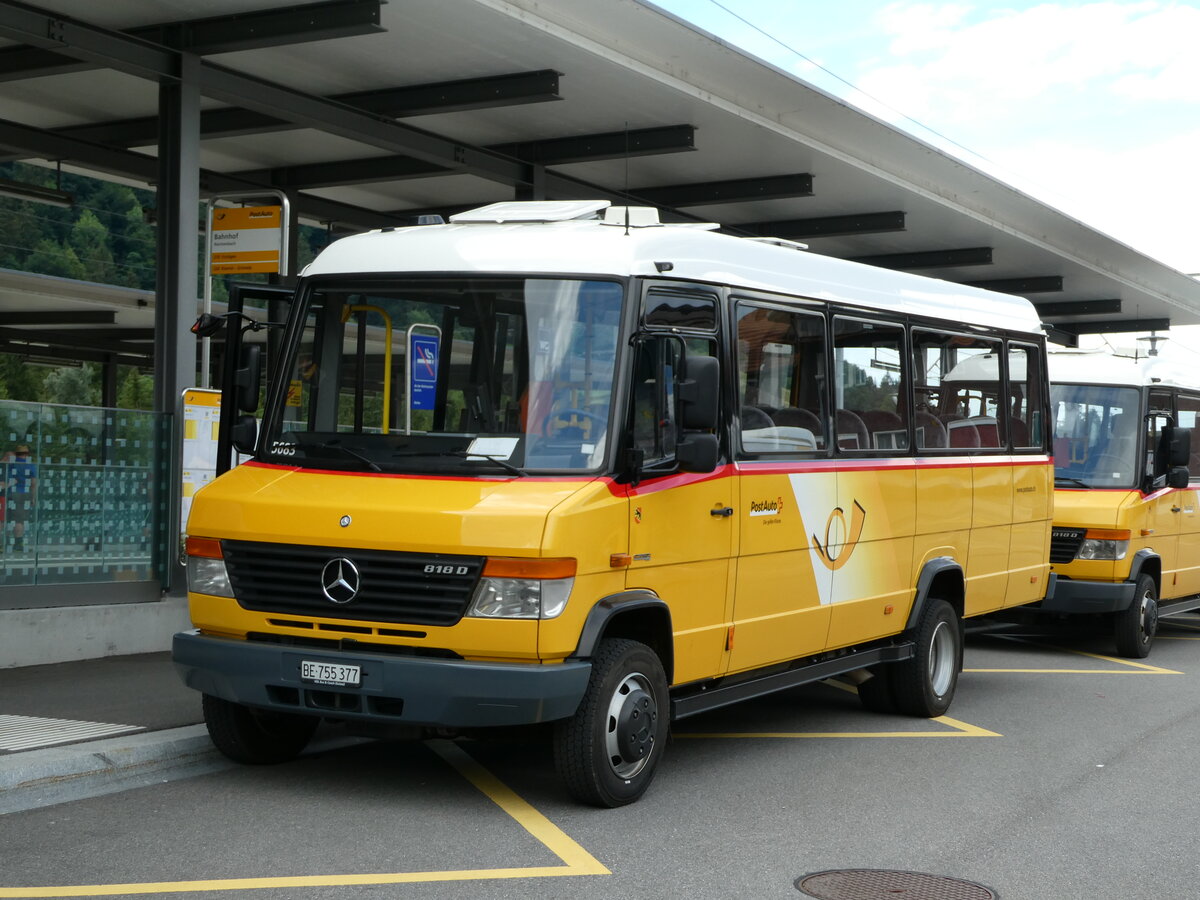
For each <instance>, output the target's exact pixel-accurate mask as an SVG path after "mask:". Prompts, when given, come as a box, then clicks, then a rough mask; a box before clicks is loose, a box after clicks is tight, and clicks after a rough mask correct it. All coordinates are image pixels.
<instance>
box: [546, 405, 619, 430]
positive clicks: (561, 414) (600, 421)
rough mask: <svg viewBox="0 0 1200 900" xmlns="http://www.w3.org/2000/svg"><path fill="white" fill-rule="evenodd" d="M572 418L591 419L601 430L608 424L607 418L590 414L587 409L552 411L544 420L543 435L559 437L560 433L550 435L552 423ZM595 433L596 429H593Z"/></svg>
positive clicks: (573, 408) (572, 408) (570, 408)
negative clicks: (556, 420)
mask: <svg viewBox="0 0 1200 900" xmlns="http://www.w3.org/2000/svg"><path fill="white" fill-rule="evenodd" d="M572 416H579V417H581V418H584V419H590V420H591V421H593V422H595V423H596V424H597V425H598V426H599V427H600V428H604V426H605V425H607V424H608V419H607V418H606V417H605V416H598V415H596V413H593V412H588V411H587V410H586V409H576V408H575V407H568V408H566V409H555V410H551V411H550V414H549V415H547V416H546V418H544V419H542V434H544V435H545V436H546V437H556V436H557V435H558V431H557V430H555V432H554V433H553V434H551V433H550V423H551V422H553V421H554V420H555V419H569V418H571V417H572ZM567 427H570V426H567ZM593 431H595V429H593Z"/></svg>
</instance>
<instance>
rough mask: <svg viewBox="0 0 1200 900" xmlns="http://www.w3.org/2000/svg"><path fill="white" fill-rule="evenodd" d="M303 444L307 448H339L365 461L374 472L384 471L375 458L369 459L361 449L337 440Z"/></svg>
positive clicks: (340, 450) (341, 451)
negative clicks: (355, 448)
mask: <svg viewBox="0 0 1200 900" xmlns="http://www.w3.org/2000/svg"><path fill="white" fill-rule="evenodd" d="M303 446H304V448H305V449H308V448H309V447H313V448H315V449H317V450H337V451H338V452H339V453H345V454H346V455H347V456H352V457H354V458H355V459H357V460H358V461H359V462H361V463H365V464H366V466H367V467H368V468H369V469H370V470H371V471H372V472H382V471H383V469H381V468H380V467H379V463H377V462H375V460H373V459H368V458H367V457H366V456H363V455H362V453H360V452H359V451H357V450H354V449H352V448H350V447H347V446H345V445H344V444H341V443H339V442H338V441H337V440H332V441H321V442H319V443H316V444H305V445H303Z"/></svg>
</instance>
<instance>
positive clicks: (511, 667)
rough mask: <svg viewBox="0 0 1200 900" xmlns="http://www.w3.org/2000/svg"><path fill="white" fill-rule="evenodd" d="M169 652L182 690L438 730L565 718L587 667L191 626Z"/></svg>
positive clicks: (578, 696) (579, 662)
mask: <svg viewBox="0 0 1200 900" xmlns="http://www.w3.org/2000/svg"><path fill="white" fill-rule="evenodd" d="M171 652H172V659H173V660H174V662H175V667H176V669H177V670H178V671H179V674H180V677H182V678H183V681H184V684H186V685H187V686H188V687H191V688H194V689H196V690H198V691H201V692H202V693H205V694H211V695H212V696H214V697H220V698H222V699H224V700H230V701H232V702H234V703H242V704H245V705H246V706H255V707H260V708H263V709H270V710H275V711H278V712H289V713H302V714H307V715H314V716H329V717H332V718H339V719H355V720H359V721H373V722H388V723H393V724H409V725H430V726H440V727H444V728H479V727H486V726H494V725H528V724H533V723H535V722H550V721H553V720H555V719H563V718H566V717H567V716H570V715H572V714H573V713H574V712H575V710H576V708H577V707H578V706H579V701H580V700H581V699H582V697H583V694H584V691H585V690H586V689H587V683H588V677H589V675H590V674H591V669H592V664H591V663H590V662H589V661H586V660H568V661H566V662H563V663H557V664H553V665H537V664H523V663H484V662H470V661H467V660H457V659H426V658H422V657H412V656H393V655H391V654H384V653H370V652H362V651H357V650H316V649H314V650H308V649H303V648H297V647H289V646H280V645H276V644H261V643H255V642H251V641H243V640H236V639H233V638H222V637H213V636H210V635H203V634H200V633H199V632H198V631H195V630H192V631H184V632H180V633H179V634H176V635H175V639H174V641H173V643H172V647H171ZM302 660H311V661H314V662H327V663H333V664H342V665H356V666H359V667H361V670H362V684H361V686H359V687H331V686H326V685H320V684H312V683H309V682H305V681H302V680H301V678H300V663H301V661H302Z"/></svg>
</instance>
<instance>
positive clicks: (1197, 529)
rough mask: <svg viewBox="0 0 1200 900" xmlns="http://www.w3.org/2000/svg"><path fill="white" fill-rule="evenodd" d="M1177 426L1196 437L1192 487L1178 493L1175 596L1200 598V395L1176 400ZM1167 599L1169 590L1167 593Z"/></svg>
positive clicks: (1190, 462)
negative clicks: (1178, 517) (1199, 429)
mask: <svg viewBox="0 0 1200 900" xmlns="http://www.w3.org/2000/svg"><path fill="white" fill-rule="evenodd" d="M1175 402H1176V412H1175V424H1176V425H1178V426H1179V427H1180V428H1187V429H1188V430H1190V431H1191V433H1192V440H1191V447H1190V452H1189V458H1188V464H1187V467H1188V476H1189V484H1188V487H1187V489H1186V490H1180V491H1179V492H1178V501H1179V502H1178V503H1177V504H1176V505H1177V506H1179V507H1180V512H1179V516H1180V522H1179V561H1180V567H1179V584H1178V590H1177V592H1176V593H1175V596H1180V597H1184V596H1190V595H1191V594H1200V446H1198V443H1200V431H1198V430H1197V428H1196V424H1197V423H1196V419H1197V415H1198V414H1200V394H1183V393H1181V394H1179V395H1178V396H1177V397H1176V400H1175ZM1163 593H1164V595H1165V594H1166V590H1165V589H1164V591H1163Z"/></svg>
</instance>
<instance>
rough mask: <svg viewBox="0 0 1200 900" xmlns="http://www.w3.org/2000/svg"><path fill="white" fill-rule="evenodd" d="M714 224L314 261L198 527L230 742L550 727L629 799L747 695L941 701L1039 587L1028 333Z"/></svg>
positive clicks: (251, 363) (203, 497) (201, 500)
mask: <svg viewBox="0 0 1200 900" xmlns="http://www.w3.org/2000/svg"><path fill="white" fill-rule="evenodd" d="M716 228H717V226H715V225H711V226H703V225H701V226H697V225H694V224H688V225H676V224H664V223H660V222H659V219H658V215H657V212H656V211H655V210H652V209H643V208H613V207H611V206H610V205H609V204H608V203H607V202H603V201H595V202H590V201H561V202H560V201H545V202H514V203H499V204H493V205H491V206H488V207H483V208H481V209H478V210H473V211H470V212H467V213H462V214H459V215H456V216H452V217H451V220H450V222H449V223H447V224H429V225H420V226H413V227H404V228H396V229H384V230H382V231H375V232H371V233H368V234H362V235H357V236H354V237H348V238H344V239H342V240H339V241H337V242H335V243H334V244H332V245H331V246H329V247H328V248H327V249H326V250H324V251H323V252H322V253H321V254H320V256H318V257H317V259H316V260H315V261H314V262H313V263H312V264H310V265H309V266H308V267H307V269H306V270H305V271H304V273H303V274H302V277H301V278H300V280H299V285H298V287H297V289H296V291H295V296H294V298H293V300H292V302H291V308H290V313H289V316H288V321H287V325H286V329H285V330H283V331H282V333H281V334H280V335H279V340H278V348H279V350H278V353H277V357H278V358H277V359H276V360H275V361H274V362H273V363H272V365H271V370H272V372H273V373H274V374H273V377H272V378H271V379H270V385H269V389H268V392H267V395H266V398H265V401H263V404H262V408H261V425H259V424H257V423H256V421H255V418H254V413H255V412H257V411H258V409H257V408H258V406H259V397H258V391H257V386H258V377H259V376H258V374H257V371H256V367H257V362H256V359H257V357H255V356H253V355H251V354H248V355H247V356H246V359H245V361H244V363H242V364H241V369H240V370H238V371H240V375H239V377H237V378H231V379H230V380H228V382H227V385H226V388H227V391H226V400H225V403H226V407H225V408H226V410H227V411H228V413H229V414H223V418H222V428H223V429H229V433H230V435H231V437H230V440H232V441H233V443H234V444H235V445H236V446H238V448H239V449H240V450H242V451H243V452H246V453H250V454H251V458H250V459H249V460H248V461H246V462H244V463H242V464H241V465H239V466H237V467H236V468H234V469H232V470H230V471H228V472H227V473H225V474H223V475H222V476H220V477H219V478H217V479H216V480H215V481H214V482H212V483H211V484H209V485H207V486H206V487H204V488H203V489H202V490H201V491H199V492H198V493H197V494H196V496H195V497H194V499H193V503H192V507H191V513H190V518H189V522H188V526H187V531H188V536H187V541H186V547H187V563H188V573H189V601H190V613H191V619H192V623H193V625H194V628H193V629H192V630H189V631H186V632H184V633H181V634H179V635H177V636H176V638H175V641H174V658H175V660H176V663H177V666H178V668H179V670H180V672H181V674H182V676H183V678H184V680H185V682H186V683H187V684H188V685H190V686H191V687H193V688H195V689H197V690H199V691H201V692H202V693H203V695H204V698H203V700H204V712H205V718H206V722H207V725H208V729H209V732H210V734H211V735H212V738H213V740H214V742H215V743H216V745H217V747H218V748H220V750H222V751H223V752H224V753H225V754H227V755H228V756H230V757H232V758H234V759H237V760H242V761H246V762H253V763H261V762H272V761H281V760H286V759H288V758H290V757H293V756H295V755H296V754H297V753H299V752H301V750H302V749H303V748H304V747H305V745H306V743H307V742H308V740H309V739H310V737H311V735H312V733H313V730H314V728H315V727H316V725H317V723H318V721H319V720H320V719H328V720H335V721H338V722H341V723H344V724H345V726H346V727H347V728H348V729H350V730H351V731H352V732H355V733H363V734H378V735H389V734H395V733H397V732H398V730H403V729H405V728H411V727H419V728H422V729H424V728H429V729H437V731H438V733H443V734H444V733H446V732H447V731H450V732H464V733H469V734H477V733H486V731H485V730H486V729H487V728H488V727H491V726H515V725H532V724H536V723H552V728H550V729H549V730H550V731H552V733H553V738H552V740H553V749H554V759H555V764H556V768H557V770H558V772H559V773H560V775H561V777H562V779H563V781H564V782H565V784H566V786H567V788H568V790H569V791H570V792H571V794H572V795H573V796H575V797H576V798H578V799H580V800H582V801H584V802H587V803H592V804H596V805H600V806H619V805H622V804H625V803H629V802H631V801H633V800H636V799H637V798H638V797H640V796H641V795H642V794H643V792H644V791H645V790H646V788H647V786H648V785H649V783H650V781H651V779H652V777H653V775H654V772H655V769H656V767H657V766H658V763H659V761H660V759H661V758H662V755H663V752H664V750H665V747H666V743H667V741H666V739H667V736H668V733H669V728H670V725H671V723H672V722H674V721H677V720H680V719H684V718H686V717H688V716H693V715H696V714H698V713H701V712H705V711H707V710H712V709H717V708H719V707H722V706H726V705H728V704H731V703H735V702H738V701H740V700H744V699H748V698H752V697H758V696H761V695H764V694H767V693H769V692H773V691H780V690H785V689H787V688H791V687H794V686H797V685H800V684H805V683H808V682H813V681H816V680H821V679H826V678H830V677H832V676H845V677H846V678H847V679H848V680H850V681H851V682H853V683H856V684H857V685H858V690H859V694H860V696H861V697H862V701H863V703H864V704H865V705H866V706H867V707H868V708H869V709H872V710H880V711H896V712H901V713H905V714H910V715H917V716H937V715H941V714H943V713H944V712H946V710H947V709H948V707H949V705H950V702H951V698H952V696H953V694H954V690H955V686H956V684H957V680H958V676H959V672H960V670H961V667H962V645H963V620H964V619H965V618H967V617H971V616H978V615H982V614H985V613H990V612H994V611H997V610H1001V609H1005V608H1009V607H1013V606H1018V605H1021V604H1028V603H1031V602H1034V601H1037V600H1039V599H1041V598H1042V597H1043V595H1044V594H1045V590H1046V583H1047V578H1048V572H1049V564H1048V561H1047V560H1048V548H1049V542H1050V525H1051V503H1052V494H1053V481H1052V474H1053V471H1052V461H1051V457H1050V443H1049V441H1050V434H1049V428H1048V419H1047V411H1048V404H1049V395H1048V383H1047V378H1046V373H1045V341H1044V335H1043V332H1042V329H1041V327H1040V323H1039V321H1038V317H1037V315H1036V313H1035V311H1034V309H1033V307H1032V306H1031V305H1030V304H1029V303H1028V302H1027V301H1025V300H1023V299H1020V298H1015V297H1011V296H1007V295H1002V294H997V293H992V292H987V291H981V290H976V289H973V288H969V287H964V286H962V285H956V284H950V283H947V282H942V281H937V280H934V279H930V278H925V277H921V276H917V275H911V274H904V273H897V272H892V271H888V270H885V269H881V268H874V267H869V266H864V265H860V264H856V263H853V262H847V261H843V260H838V259H833V258H829V257H823V256H820V255H817V254H813V253H809V252H806V251H805V250H804V249H803V248H801V247H800V246H799V245H796V244H790V243H788V242H785V241H776V240H769V239H768V240H764V239H751V238H743V237H736V236H732V235H727V234H721V233H718V232H717V231H716ZM234 319H235V320H236V319H237V317H236V316H235V317H234ZM254 327H258V326H257V325H255V326H254ZM226 331H227V335H226V340H227V345H228V346H227V353H228V354H230V358H232V356H233V355H234V354H236V353H238V352H239V351H238V349H237V346H236V345H237V342H238V339H239V336H240V335H241V329H240V328H238V327H232V326H231V327H228V328H227V329H226ZM980 358H986V359H987V360H988V361H989V362H990V371H991V372H992V374H991V375H990V377H985V378H973V379H972V380H970V381H969V382H965V381H962V380H961V379H959V380H956V379H955V377H954V372H955V370H956V368H958V367H959V366H962V365H971V364H972V361H974V360H978V359H980ZM229 371H235V370H234V369H232V368H231V369H229ZM230 398H233V399H230ZM238 410H240V411H241V415H240V416H236V415H235V414H236V413H237V412H238ZM235 418H236V421H233V420H234V419H235Z"/></svg>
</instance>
